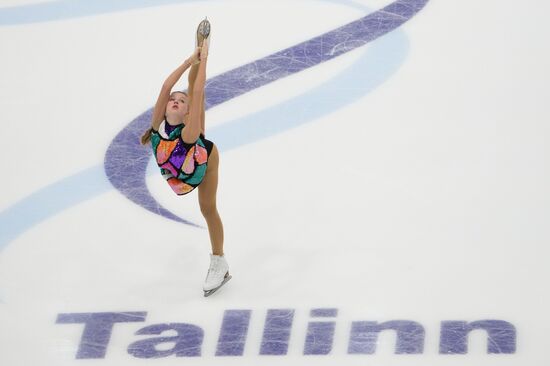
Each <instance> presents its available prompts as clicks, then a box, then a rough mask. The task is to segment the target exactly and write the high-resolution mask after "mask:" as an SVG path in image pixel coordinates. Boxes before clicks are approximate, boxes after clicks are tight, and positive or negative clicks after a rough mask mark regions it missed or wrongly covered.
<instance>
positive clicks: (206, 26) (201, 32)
mask: <svg viewBox="0 0 550 366" xmlns="http://www.w3.org/2000/svg"><path fill="white" fill-rule="evenodd" d="M207 38H208V47H209V48H210V22H209V21H208V19H207V17H205V18H204V20H203V21H201V22H200V23H199V26H198V27H197V42H196V44H195V47H202V45H203V43H204V40H205V39H207ZM198 63H200V61H199V60H197V61H195V62H194V64H193V65H196V64H198Z"/></svg>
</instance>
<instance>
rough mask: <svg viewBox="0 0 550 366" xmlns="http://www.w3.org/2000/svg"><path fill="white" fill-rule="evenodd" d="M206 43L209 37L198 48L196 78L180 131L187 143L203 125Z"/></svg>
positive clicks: (195, 138)
mask: <svg viewBox="0 0 550 366" xmlns="http://www.w3.org/2000/svg"><path fill="white" fill-rule="evenodd" d="M208 43H209V39H206V40H205V41H204V43H203V45H202V47H201V48H200V55H199V59H200V63H199V69H198V72H197V78H196V79H195V83H194V85H193V90H192V92H191V95H190V101H189V118H188V120H187V121H188V122H187V124H186V125H185V128H184V129H183V130H182V131H181V138H182V139H183V141H185V142H188V143H193V142H195V141H196V140H197V139H198V138H199V135H200V133H201V132H202V130H203V129H204V126H202V122H201V120H202V119H203V118H204V117H201V116H202V114H203V113H204V112H203V109H204V107H203V106H202V101H203V99H204V84H205V82H206V61H207V59H208Z"/></svg>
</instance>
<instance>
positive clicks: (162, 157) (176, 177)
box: [151, 120, 213, 196]
mask: <svg viewBox="0 0 550 366" xmlns="http://www.w3.org/2000/svg"><path fill="white" fill-rule="evenodd" d="M184 127H185V124H183V123H182V124H179V125H176V126H172V125H170V124H169V123H167V122H166V120H164V121H162V123H161V124H160V126H159V130H158V131H155V130H154V129H153V132H152V134H151V146H152V148H153V154H154V156H155V159H156V161H157V165H158V166H159V168H160V173H161V174H162V176H163V178H164V179H166V181H167V182H168V184H169V185H170V187H171V188H172V190H173V191H174V192H175V193H176V194H178V195H180V196H181V195H184V194H187V193H189V192H191V191H192V190H193V189H195V188H196V187H198V186H199V184H201V182H202V180H203V178H204V176H205V174H206V168H207V164H208V157H209V156H210V152H211V151H212V147H213V142H212V141H209V140H207V139H206V138H205V137H204V135H203V134H202V133H201V134H200V136H199V138H198V139H197V141H195V143H194V144H189V143H186V142H185V141H183V139H182V138H181V131H182V130H183V128H184Z"/></svg>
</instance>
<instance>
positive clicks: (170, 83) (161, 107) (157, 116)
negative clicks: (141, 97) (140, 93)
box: [151, 48, 199, 130]
mask: <svg viewBox="0 0 550 366" xmlns="http://www.w3.org/2000/svg"><path fill="white" fill-rule="evenodd" d="M198 52H199V49H198V48H197V49H195V52H193V55H191V56H190V57H189V58H188V59H186V60H185V61H184V62H183V63H182V64H181V65H180V66H179V67H178V68H177V69H175V70H174V71H173V72H172V73H171V74H170V75H169V76H168V78H166V80H165V81H164V83H163V84H162V88H161V89H160V93H159V96H158V98H157V102H156V103H155V108H154V110H153V117H152V120H151V126H152V127H153V129H155V130H158V128H159V126H160V123H161V122H162V120H163V119H164V112H165V110H166V104H167V103H168V100H169V99H170V92H171V91H172V88H173V87H174V85H176V83H177V82H178V80H179V79H180V78H181V76H182V75H183V73H184V72H185V71H186V70H187V69H188V68H189V67H190V66H191V64H192V63H193V61H194V60H195V59H196V58H197V57H198Z"/></svg>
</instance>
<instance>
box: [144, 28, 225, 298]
mask: <svg viewBox="0 0 550 366" xmlns="http://www.w3.org/2000/svg"><path fill="white" fill-rule="evenodd" d="M209 35H210V23H209V22H208V20H206V19H205V20H203V21H202V22H201V23H200V24H199V27H198V29H197V47H196V49H195V51H194V52H193V54H192V55H191V56H190V57H189V58H187V59H186V60H185V62H184V63H183V64H181V65H180V66H179V67H178V68H177V69H176V70H174V72H172V73H171V74H170V76H168V78H167V79H166V81H165V82H164V84H163V85H162V88H161V91H160V94H159V96H158V99H157V102H156V104H155V108H154V110H153V117H152V120H151V128H149V129H148V130H147V131H146V132H145V133H144V134H143V136H142V137H141V142H142V144H146V143H148V142H151V145H152V147H153V154H154V156H155V158H156V160H157V164H158V166H159V167H160V170H161V174H162V176H163V177H164V178H165V179H166V180H167V182H168V184H169V185H170V187H171V188H172V189H173V190H174V192H175V193H176V194H178V195H184V194H187V193H189V192H191V191H192V190H194V189H195V188H196V187H198V189H199V190H198V192H199V205H200V209H201V212H202V214H203V216H204V218H205V219H206V223H207V225H208V232H209V235H210V241H211V245H212V254H210V267H209V269H208V273H207V275H206V280H205V283H204V285H203V290H204V296H209V295H211V294H212V293H213V292H215V291H216V290H217V289H218V288H220V287H221V286H222V285H224V284H225V283H226V282H227V281H229V279H231V276H230V275H229V266H228V264H227V261H226V259H225V256H224V252H223V225H222V221H221V219H220V215H219V214H218V210H217V208H216V190H217V186H218V164H219V153H218V149H217V147H216V145H215V144H214V143H213V142H212V141H210V140H207V139H206V138H205V135H204V133H205V129H204V86H205V81H206V61H207V59H208V46H209V43H210V37H209ZM189 67H191V71H190V72H189V79H188V80H189V87H188V88H187V91H188V92H187V93H186V92H183V91H174V92H172V88H173V87H174V85H175V84H176V82H177V81H178V80H179V79H180V78H181V76H182V75H183V73H184V72H185V71H186V70H187V69H188V68H189Z"/></svg>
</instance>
